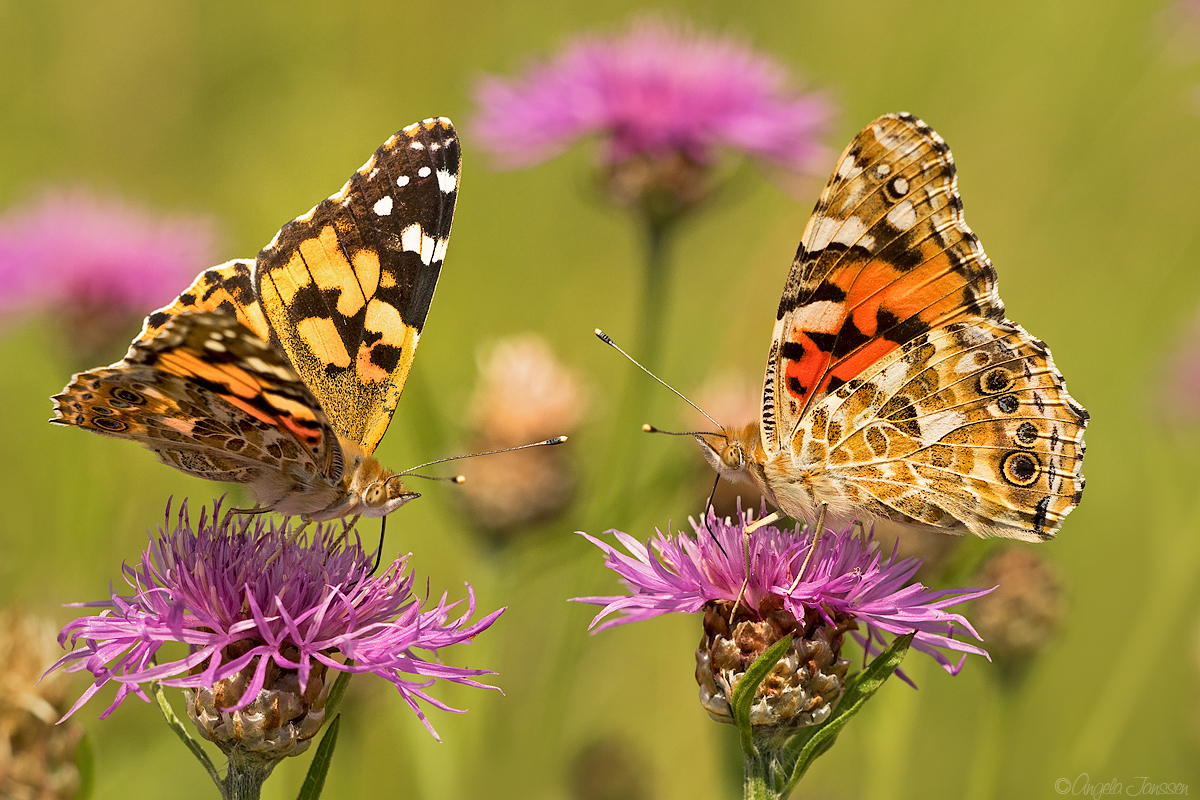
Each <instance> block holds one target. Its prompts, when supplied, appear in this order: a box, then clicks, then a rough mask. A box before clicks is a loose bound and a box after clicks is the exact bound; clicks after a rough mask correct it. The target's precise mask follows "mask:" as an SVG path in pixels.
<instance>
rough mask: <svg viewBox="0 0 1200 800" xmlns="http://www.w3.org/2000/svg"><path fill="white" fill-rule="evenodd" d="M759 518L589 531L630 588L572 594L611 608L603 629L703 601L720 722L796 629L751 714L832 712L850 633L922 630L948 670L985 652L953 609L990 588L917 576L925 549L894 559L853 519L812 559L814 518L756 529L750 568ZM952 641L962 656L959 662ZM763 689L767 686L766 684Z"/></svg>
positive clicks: (873, 641) (798, 718) (769, 717)
mask: <svg viewBox="0 0 1200 800" xmlns="http://www.w3.org/2000/svg"><path fill="white" fill-rule="evenodd" d="M751 519H752V515H751V514H750V513H747V514H745V515H744V516H741V517H735V518H733V519H730V518H726V519H718V518H717V516H716V514H715V513H714V512H712V511H711V510H710V511H709V513H708V516H707V518H706V520H705V522H704V525H700V524H698V523H697V522H695V521H694V520H693V521H692V527H693V529H694V534H693V535H689V534H684V533H678V534H670V533H667V534H664V533H662V532H661V531H659V532H656V536H655V538H653V539H651V540H650V541H649V542H647V543H646V544H642V543H641V542H639V541H638V540H637V539H635V538H634V537H632V536H630V535H628V534H626V533H622V532H620V531H612V533H613V534H614V535H615V536H616V537H617V540H618V541H619V542H620V543H621V545H622V546H623V547H624V548H625V550H626V551H627V552H621V551H620V550H618V549H617V548H616V547H614V546H612V545H609V544H607V543H605V542H603V541H601V540H599V539H596V538H595V537H592V536H588V535H587V534H582V535H583V536H585V537H586V538H587V539H588V540H589V541H591V542H592V543H593V544H595V545H596V546H597V547H599V548H600V549H601V550H603V551H604V553H605V555H606V559H605V566H607V567H608V568H609V569H611V570H613V571H614V572H616V573H617V575H619V576H620V578H621V581H622V582H623V583H624V584H625V586H626V587H627V588H628V589H629V594H625V595H615V596H605V597H579V598H575V599H576V600H577V601H579V602H585V603H594V604H597V605H602V606H603V608H602V609H601V611H600V613H599V614H597V615H596V617H595V618H594V619H593V620H592V624H591V627H592V628H594V629H596V630H597V631H599V630H604V629H606V628H610V627H613V626H615V625H621V624H624V623H628V622H638V621H641V620H647V619H651V618H653V617H657V616H660V615H662V614H668V613H672V612H683V613H691V612H695V611H701V610H703V611H704V612H705V618H704V628H705V638H704V641H703V642H702V644H701V648H700V649H699V650H697V670H696V673H697V680H698V682H699V683H700V686H701V702H702V703H704V705H705V708H706V709H707V710H708V711H709V713H710V714H711V715H712V716H714V717H715V718H718V719H722V720H723V721H732V720H731V717H730V716H729V714H728V702H727V701H728V696H729V694H730V692H731V691H732V689H733V687H734V686H736V683H737V681H738V680H739V679H740V677H741V675H742V673H743V672H744V670H745V668H746V667H748V666H749V665H750V663H752V662H753V661H754V659H755V658H757V656H759V655H761V654H762V652H763V651H764V650H765V649H766V648H767V647H769V646H770V645H772V644H774V643H775V642H776V641H778V640H780V639H782V638H783V637H784V636H786V635H788V634H792V635H794V636H795V641H794V643H793V646H792V650H793V652H792V653H791V654H790V655H789V656H788V657H786V658H785V659H783V660H782V661H781V662H780V664H779V665H777V666H776V671H777V672H778V673H779V674H777V675H776V678H775V683H774V684H773V685H771V686H769V687H768V688H769V690H770V691H774V692H778V694H774V695H771V696H769V697H766V698H764V699H763V702H762V707H761V708H759V707H757V706H756V710H755V713H754V714H752V721H754V722H755V724H759V723H762V724H780V723H783V722H785V721H788V722H795V723H797V724H803V725H809V724H818V723H820V722H821V721H823V720H824V719H827V718H828V716H829V714H830V713H831V711H832V708H833V706H834V705H835V704H836V701H837V700H838V699H839V698H840V696H841V692H842V689H843V684H844V680H845V676H846V670H847V667H848V665H849V662H848V661H847V660H845V659H841V658H840V652H841V646H842V638H843V636H844V635H845V634H847V633H849V634H850V635H851V636H852V637H853V638H854V639H855V640H856V641H857V642H858V643H859V644H860V645H861V646H862V647H863V649H864V657H865V656H870V655H873V654H875V653H878V652H880V651H881V650H882V649H883V647H885V646H886V645H887V644H888V642H889V639H890V638H891V637H894V636H899V635H903V634H906V633H909V632H915V634H916V635H915V638H914V639H913V642H912V647H913V648H914V649H916V650H920V651H922V652H924V653H927V654H929V655H930V656H932V657H933V658H934V659H935V660H936V661H937V662H938V663H939V664H941V665H942V667H943V668H945V669H946V671H947V672H949V673H951V674H956V673H957V672H958V671H959V670H960V669H961V668H962V664H963V661H964V660H965V658H966V654H968V653H975V654H978V655H983V656H985V657H986V655H987V653H986V652H985V651H984V650H983V649H982V648H981V647H979V646H978V645H975V644H973V643H971V642H968V641H963V640H961V639H959V638H956V636H958V635H960V634H964V633H965V634H968V635H969V636H971V637H974V638H975V639H976V640H978V639H979V636H978V634H976V633H975V630H974V628H972V627H971V624H970V622H968V621H967V619H966V618H965V617H964V616H963V615H962V614H959V613H956V612H954V611H951V610H950V609H951V607H953V606H955V605H957V604H959V603H964V602H967V601H969V600H973V599H975V598H977V597H980V596H982V595H985V594H987V593H988V592H989V591H991V590H990V589H985V590H976V589H952V590H942V591H934V590H931V589H928V588H926V587H925V586H922V585H921V584H920V583H914V582H912V578H913V574H914V573H915V572H916V571H917V568H918V567H919V566H920V564H921V562H920V561H919V560H918V559H899V560H892V559H890V558H888V557H887V555H886V554H884V553H882V552H880V550H879V548H878V547H877V546H875V545H874V543H873V542H872V540H871V538H870V537H869V536H868V537H860V536H857V535H853V533H852V528H847V529H846V530H845V531H841V532H835V531H833V530H828V531H826V533H825V535H824V536H822V537H820V538H819V540H818V542H817V544H816V550H815V552H813V553H812V556H811V558H810V557H809V553H810V551H811V550H812V547H813V535H812V527H811V526H809V527H807V528H805V529H804V530H803V531H802V530H801V529H800V527H799V526H797V527H796V529H795V530H791V531H787V530H781V529H779V528H775V527H771V526H766V527H762V528H759V529H757V530H756V531H754V532H753V533H752V534H751V537H750V558H749V571H748V573H747V562H746V558H745V556H744V551H743V541H744V532H745V528H746V525H747V524H749V522H750V521H751ZM801 569H803V571H802V572H801ZM743 586H744V587H745V589H744V592H743ZM738 600H740V601H741V602H740V603H738V605H737V607H736V608H735V607H734V603H735V602H737V601H738ZM614 614H617V615H618V616H616V617H612V615H614ZM947 651H952V652H958V653H961V654H962V656H961V658H959V660H958V662H957V663H953V662H952V661H951V660H950V658H949V657H948V656H947ZM768 684H769V682H766V683H764V686H768ZM780 687H783V688H782V689H781V688H780ZM763 691H768V690H766V689H763V688H762V687H760V692H763Z"/></svg>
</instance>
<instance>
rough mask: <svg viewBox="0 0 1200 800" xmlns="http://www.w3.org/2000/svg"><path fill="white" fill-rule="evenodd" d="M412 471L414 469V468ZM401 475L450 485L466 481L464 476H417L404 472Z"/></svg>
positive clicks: (413, 473)
mask: <svg viewBox="0 0 1200 800" xmlns="http://www.w3.org/2000/svg"><path fill="white" fill-rule="evenodd" d="M413 469H416V467H414V468H413ZM401 474H403V475H404V476H405V477H408V478H424V479H425V480H427V481H449V482H450V483H464V482H465V481H466V480H467V476H466V475H418V474H417V473H415V472H405V473H401Z"/></svg>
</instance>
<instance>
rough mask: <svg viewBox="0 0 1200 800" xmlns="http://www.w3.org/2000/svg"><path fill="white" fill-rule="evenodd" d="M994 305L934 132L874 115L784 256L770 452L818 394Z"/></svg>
mask: <svg viewBox="0 0 1200 800" xmlns="http://www.w3.org/2000/svg"><path fill="white" fill-rule="evenodd" d="M1003 317H1004V306H1003V304H1002V303H1001V302H1000V298H999V295H998V294H997V292H996V273H995V270H994V269H993V268H992V265H991V262H990V261H989V260H988V259H987V256H986V255H984V252H983V248H982V247H981V246H980V244H979V241H978V239H977V238H976V237H975V235H974V233H972V232H971V230H970V228H968V227H967V225H966V223H965V222H964V221H963V214H962V200H961V199H960V198H959V195H958V189H957V180H956V177H955V167H954V161H953V158H952V157H951V155H950V150H949V148H948V147H947V146H946V143H945V142H944V141H943V140H942V139H941V137H940V136H938V135H937V133H935V132H934V131H933V130H932V129H931V128H929V126H927V125H925V124H924V123H923V122H921V121H920V120H919V119H917V118H916V117H913V116H912V115H909V114H890V115H887V116H884V117H880V118H879V119H877V120H875V121H874V122H873V123H871V124H870V125H868V126H867V127H866V128H864V129H863V130H862V131H861V132H860V133H859V134H858V135H857V136H856V137H855V138H854V140H853V141H852V142H851V143H850V145H849V147H847V148H846V151H845V152H844V153H843V154H842V156H841V158H840V159H839V161H838V164H837V168H836V169H835V171H834V174H833V176H832V177H831V178H830V180H829V183H828V185H827V186H826V187H825V190H824V191H823V192H822V194H821V198H820V200H819V201H818V203H817V206H816V209H815V210H814V211H813V215H812V217H811V218H810V220H809V222H808V225H807V227H806V228H805V230H804V235H803V238H802V240H801V243H800V247H799V249H798V251H797V253H796V258H795V260H794V262H793V264H792V269H791V273H790V274H789V276H788V279H787V283H786V285H785V288H784V292H783V297H782V299H781V300H780V304H779V309H778V312H777V314H776V324H775V330H774V335H773V337H772V345H771V352H770V358H769V363H768V366H767V373H766V380H765V383H764V390H763V392H764V396H763V416H762V431H763V444H764V447H765V448H766V449H767V452H768V453H773V452H776V451H777V450H778V449H779V447H780V446H781V445H782V444H783V443H784V442H785V441H786V439H787V438H788V436H789V434H790V433H791V431H792V430H793V428H794V427H795V425H796V424H797V423H798V421H799V419H800V418H801V416H803V414H804V413H805V412H806V411H807V410H808V409H810V408H811V407H812V406H813V405H815V404H816V403H817V402H819V401H820V400H821V398H822V397H824V396H825V395H826V394H827V393H829V392H831V391H833V390H835V389H837V388H838V387H839V386H841V385H843V384H844V383H846V382H847V381H849V380H851V379H852V378H854V377H855V376H856V375H858V374H859V373H861V372H862V371H863V369H865V368H866V367H868V366H870V365H871V364H873V363H875V362H876V361H878V360H879V359H880V358H882V357H884V356H885V355H887V354H888V353H889V352H890V351H892V350H893V349H895V348H896V347H898V346H900V345H901V344H903V343H905V342H907V341H909V340H911V339H912V338H914V337H916V336H918V335H920V334H922V333H925V332H928V331H930V330H932V329H934V328H937V327H940V326H942V325H946V324H948V323H951V322H954V321H957V320H962V319H975V318H986V319H1003Z"/></svg>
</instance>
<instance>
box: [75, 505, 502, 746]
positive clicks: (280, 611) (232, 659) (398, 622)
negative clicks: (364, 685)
mask: <svg viewBox="0 0 1200 800" xmlns="http://www.w3.org/2000/svg"><path fill="white" fill-rule="evenodd" d="M167 515H168V516H167V521H166V523H165V525H164V527H163V528H160V532H159V533H160V535H159V536H158V538H156V539H152V541H151V543H150V546H149V547H148V548H147V550H146V551H145V552H144V553H143V554H142V558H141V561H140V563H139V564H137V565H136V566H129V565H126V566H125V567H124V568H123V572H124V574H125V579H126V581H127V582H128V583H129V585H130V587H132V588H133V590H134V592H133V595H132V596H122V595H120V594H117V593H115V592H114V593H113V594H112V599H111V601H102V602H98V603H89V604H86V605H89V606H98V607H104V608H105V610H104V611H103V612H102V613H100V614H99V615H97V616H87V617H80V618H79V619H76V620H74V621H72V622H70V623H68V624H67V625H66V627H64V628H63V630H62V632H61V633H60V634H59V642H60V643H61V644H63V646H64V647H65V646H66V642H67V640H70V642H71V645H72V646H73V647H74V650H72V652H71V653H69V654H67V655H66V656H64V657H63V658H62V659H60V660H59V661H58V663H57V664H55V665H54V668H58V667H64V666H65V668H66V671H67V672H77V671H81V670H87V671H89V672H91V673H92V675H93V676H94V678H95V680H94V681H93V683H92V685H91V686H90V687H89V688H88V690H87V691H86V692H84V694H83V696H82V697H80V698H79V701H78V702H76V703H75V705H74V706H73V707H72V708H71V710H70V711H69V712H68V713H67V716H70V715H71V714H73V713H75V711H77V710H78V709H79V708H80V707H81V706H82V705H83V704H84V703H85V702H87V701H88V700H89V699H90V698H91V697H92V696H93V695H95V694H96V693H97V692H98V691H99V690H100V689H101V688H102V687H103V686H104V685H105V684H107V683H108V682H109V681H115V682H117V683H118V684H119V685H120V688H119V689H118V690H117V696H116V699H115V700H114V701H113V703H112V705H111V706H109V707H108V709H107V710H105V712H104V713H103V714H101V718H104V717H106V716H108V715H109V714H110V713H112V711H113V710H114V709H115V708H116V707H117V706H118V705H120V704H121V702H122V701H123V700H124V699H125V698H126V697H128V696H129V695H130V694H136V695H137V696H139V697H140V698H142V700H145V701H147V702H148V701H149V700H148V698H147V696H146V694H145V692H144V691H143V687H142V684H145V683H147V682H150V681H157V682H161V683H162V684H163V685H164V686H179V687H185V688H192V689H207V688H209V687H213V686H215V685H216V684H218V683H219V682H221V681H225V680H226V679H229V678H231V677H234V676H236V675H237V674H238V673H239V672H243V671H245V673H246V674H247V675H248V676H249V677H248V680H247V682H246V687H245V691H244V692H243V693H242V694H241V697H240V700H238V701H237V702H236V703H234V704H233V705H232V706H230V707H229V708H228V709H224V710H232V709H237V708H244V707H245V706H247V705H248V704H250V703H251V702H252V701H254V700H255V699H256V698H257V697H258V696H259V693H260V691H261V690H263V689H264V684H265V683H266V682H267V681H268V677H267V676H269V675H272V674H276V673H279V672H280V671H284V672H290V673H291V674H292V675H293V676H296V677H298V679H299V686H300V690H301V692H304V691H305V689H306V685H307V683H308V681H309V680H310V676H311V674H313V673H315V672H318V671H319V672H320V673H323V672H324V670H325V669H326V668H328V669H332V670H338V671H343V672H352V673H359V672H371V673H374V674H376V675H378V676H380V677H381V678H384V679H386V680H388V681H390V682H391V683H392V685H394V686H395V687H396V689H397V691H399V692H400V695H401V697H403V698H404V701H405V702H406V703H407V704H408V705H409V707H411V708H412V710H413V712H414V713H415V714H416V715H417V717H418V718H419V719H420V720H421V722H422V723H423V724H424V725H425V727H426V728H427V729H428V730H429V732H430V733H431V734H433V735H434V736H435V738H436V736H437V734H436V732H435V731H434V729H433V726H432V725H431V724H430V722H429V720H428V719H427V718H426V716H425V714H424V712H423V711H422V710H421V708H420V707H419V706H418V704H417V701H418V700H423V701H425V702H426V703H429V704H430V705H432V706H433V707H435V708H439V709H442V710H444V711H458V710H457V709H454V708H451V707H449V706H447V705H445V704H444V703H442V702H441V701H439V700H436V699H434V698H433V697H430V696H429V694H428V693H427V692H426V690H427V689H428V688H429V687H430V686H432V685H433V684H434V683H435V682H436V681H437V680H443V681H449V682H451V683H459V684H463V685H466V686H477V687H485V688H493V687H490V686H487V685H486V684H483V683H480V682H479V681H477V680H476V678H478V677H479V676H481V675H487V674H492V673H491V671H490V670H478V669H462V668H458V667H450V666H446V665H443V664H441V663H439V662H438V661H436V660H433V659H431V658H430V657H428V656H424V655H421V654H418V653H417V652H416V651H417V650H425V651H429V653H434V652H435V651H436V650H437V649H438V648H442V647H448V646H450V645H453V644H458V643H460V642H465V641H467V640H469V639H471V638H472V637H474V636H476V635H477V634H479V633H481V632H482V631H484V630H486V629H487V628H488V627H489V626H490V625H491V624H492V623H493V622H494V621H495V620H496V618H497V617H498V616H500V614H501V613H502V611H503V610H504V609H500V610H498V611H494V612H492V613H491V614H488V615H487V616H485V617H483V618H482V619H480V620H479V621H477V622H475V623H469V622H468V620H469V618H470V617H471V616H472V615H473V614H474V613H475V596H474V592H473V591H472V590H471V588H470V586H468V587H467V605H466V609H465V610H464V613H463V614H461V616H458V617H457V618H455V619H451V618H450V613H451V611H452V610H453V609H454V608H455V607H456V606H458V605H459V603H458V602H455V603H448V602H447V599H446V596H445V595H442V597H441V599H440V600H438V602H437V603H436V605H435V606H434V607H433V608H430V609H429V610H427V611H421V605H422V603H421V601H420V599H419V598H417V597H415V596H414V595H413V592H412V586H413V576H412V574H411V573H410V574H409V575H405V574H404V570H405V568H406V566H407V563H408V557H407V556H404V557H401V558H398V559H397V560H396V561H394V562H393V563H392V564H391V566H390V567H388V568H387V570H386V571H384V572H383V574H381V575H372V574H371V570H372V564H373V559H372V557H371V556H370V555H368V554H367V553H366V552H364V551H363V549H362V546H361V544H360V543H359V542H358V541H357V536H353V535H351V536H350V537H349V538H344V537H346V535H347V534H349V533H350V531H349V526H348V525H347V526H344V527H343V526H337V525H332V524H330V525H318V526H315V529H312V530H310V531H309V533H308V534H305V535H302V536H296V535H295V533H293V532H292V531H291V529H290V527H289V525H288V524H287V523H286V522H285V523H283V524H281V525H280V524H276V523H275V522H271V523H270V524H269V525H268V524H267V523H266V522H264V521H263V518H262V517H256V518H254V520H255V521H254V522H253V523H251V518H250V517H247V516H244V515H230V514H226V516H225V518H224V519H223V520H221V513H220V501H218V502H216V503H214V504H213V507H212V513H211V515H210V514H209V513H208V509H207V508H205V509H204V510H203V511H202V512H201V514H200V523H199V525H198V526H196V527H195V528H193V527H192V525H191V522H190V519H189V516H188V513H187V505H186V503H185V504H184V505H183V507H182V508H181V509H180V511H179V515H178V520H177V522H176V525H175V528H174V531H172V532H170V533H168V532H167V527H169V524H170V508H169V507H168V509H167ZM218 520H221V521H220V522H219V523H218ZM231 520H232V521H231ZM460 602H461V601H460ZM168 642H182V643H185V644H187V645H188V653H187V654H186V655H184V656H183V657H181V658H178V659H175V660H170V661H165V662H163V663H159V664H155V663H154V658H155V656H156V654H159V651H160V648H161V647H162V646H163V645H164V644H166V643H168ZM336 654H340V655H341V656H342V657H343V658H344V659H345V660H346V661H347V662H348V661H350V660H352V661H353V664H350V663H343V661H342V660H338V659H337V658H335V657H334V655H336Z"/></svg>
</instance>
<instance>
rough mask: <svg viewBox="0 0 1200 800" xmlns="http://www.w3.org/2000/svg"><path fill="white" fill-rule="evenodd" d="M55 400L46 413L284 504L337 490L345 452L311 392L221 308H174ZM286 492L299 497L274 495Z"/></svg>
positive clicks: (315, 499)
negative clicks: (113, 360) (150, 331)
mask: <svg viewBox="0 0 1200 800" xmlns="http://www.w3.org/2000/svg"><path fill="white" fill-rule="evenodd" d="M53 400H54V411H55V414H56V418H55V419H53V420H51V421H52V422H55V423H57V424H60V425H76V426H79V427H82V428H85V429H87V430H90V431H93V432H95V433H101V434H104V435H106V436H113V437H116V438H120V439H129V440H132V441H136V442H138V443H139V444H142V445H144V446H146V447H147V448H149V449H150V450H152V451H153V452H154V453H155V455H157V456H158V458H159V459H160V460H161V461H163V462H164V463H166V464H168V465H170V466H173V467H175V468H177V469H179V470H182V471H183V472H187V473H188V474H191V475H195V476H197V477H200V478H206V479H209V480H222V481H233V482H238V483H245V484H249V485H251V486H252V487H253V488H254V490H255V493H256V496H257V497H258V499H259V501H260V502H261V503H264V504H266V505H268V506H274V507H275V508H277V509H278V510H281V511H283V512H284V513H297V512H299V513H304V512H305V511H308V510H310V509H311V508H322V507H324V506H325V505H328V504H329V503H330V502H332V501H333V499H334V498H335V497H336V496H337V481H338V479H339V478H340V476H341V471H342V468H343V464H342V455H341V451H340V450H339V448H338V442H337V437H336V434H335V433H334V431H333V429H332V427H331V426H330V425H329V423H328V421H327V420H326V419H325V416H324V414H323V413H322V412H321V409H320V407H319V406H318V405H317V403H316V400H315V398H313V396H312V394H311V393H310V392H309V391H308V388H307V387H306V386H305V385H304V383H303V382H302V381H301V380H300V378H299V376H298V375H297V374H296V373H295V371H293V370H292V369H291V367H290V366H289V365H288V364H287V362H286V361H284V360H283V358H282V357H281V356H279V354H278V353H276V352H275V351H274V350H272V349H271V347H270V346H269V345H268V344H267V342H265V341H264V340H262V339H261V338H259V337H258V336H256V335H254V334H253V333H251V332H250V331H249V330H248V329H247V328H246V327H245V326H243V325H242V324H241V323H239V322H238V321H237V320H236V319H234V318H232V317H230V316H227V315H225V314H224V313H222V312H219V311H207V312H185V313H181V314H178V315H175V316H172V317H171V318H170V319H168V320H167V321H166V322H165V323H164V324H163V326H162V329H161V330H159V332H158V333H157V335H155V336H153V337H152V338H150V339H146V340H139V341H135V342H134V344H133V345H132V346H131V348H130V352H129V355H127V356H126V358H125V360H124V361H121V362H118V363H117V364H114V365H113V366H111V367H101V368H99V369H94V370H90V371H88V372H84V373H80V374H78V375H75V376H74V378H73V379H72V381H71V383H70V384H68V385H67V387H66V388H65V389H64V390H63V392H62V393H61V394H59V395H56V396H55V397H54V398H53ZM287 496H293V497H296V498H300V497H303V499H304V503H305V507H304V508H297V509H291V508H290V507H289V506H288V505H287V503H286V502H284V503H283V504H282V505H281V504H280V501H282V500H283V499H284V498H285V497H287Z"/></svg>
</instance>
